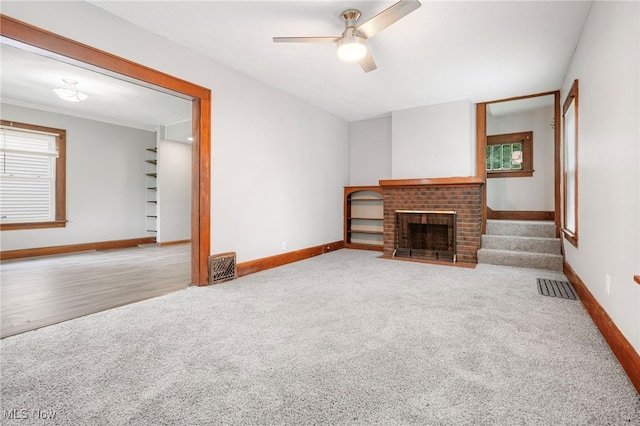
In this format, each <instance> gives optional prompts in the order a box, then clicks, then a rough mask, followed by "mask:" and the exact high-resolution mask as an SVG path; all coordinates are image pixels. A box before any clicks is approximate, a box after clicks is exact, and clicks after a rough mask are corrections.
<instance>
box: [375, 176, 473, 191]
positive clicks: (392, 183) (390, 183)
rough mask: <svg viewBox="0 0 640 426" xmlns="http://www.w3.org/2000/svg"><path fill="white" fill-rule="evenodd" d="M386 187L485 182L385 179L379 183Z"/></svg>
mask: <svg viewBox="0 0 640 426" xmlns="http://www.w3.org/2000/svg"><path fill="white" fill-rule="evenodd" d="M379 183H380V186H382V187H383V188H384V187H396V188H398V187H411V186H447V185H458V186H460V185H482V184H483V183H484V180H483V179H482V178H481V177H477V176H457V177H448V178H423V179H384V180H380V181H379Z"/></svg>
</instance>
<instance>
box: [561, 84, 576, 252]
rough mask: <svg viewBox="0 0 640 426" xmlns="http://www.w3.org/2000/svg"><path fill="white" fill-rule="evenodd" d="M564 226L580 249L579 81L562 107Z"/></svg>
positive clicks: (568, 236) (565, 232) (567, 234)
mask: <svg viewBox="0 0 640 426" xmlns="http://www.w3.org/2000/svg"><path fill="white" fill-rule="evenodd" d="M562 128H563V130H564V137H563V162H562V178H563V179H562V180H563V190H564V191H563V198H564V199H563V201H564V204H563V216H562V217H563V224H562V231H563V233H564V236H565V238H566V239H567V241H569V242H570V243H571V244H573V245H574V246H576V247H578V80H575V81H574V82H573V84H572V85H571V89H569V93H568V94H567V99H566V100H565V101H564V105H563V107H562Z"/></svg>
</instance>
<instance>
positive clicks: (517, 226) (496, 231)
mask: <svg viewBox="0 0 640 426" xmlns="http://www.w3.org/2000/svg"><path fill="white" fill-rule="evenodd" d="M486 234H487V235H510V236H520V237H539V238H555V236H556V226H555V223H554V222H550V221H526V220H487V231H486Z"/></svg>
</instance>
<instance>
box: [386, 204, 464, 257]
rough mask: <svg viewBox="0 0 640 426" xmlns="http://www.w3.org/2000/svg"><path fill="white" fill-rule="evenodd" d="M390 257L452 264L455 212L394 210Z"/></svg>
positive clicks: (454, 253) (454, 252)
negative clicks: (391, 254)
mask: <svg viewBox="0 0 640 426" xmlns="http://www.w3.org/2000/svg"><path fill="white" fill-rule="evenodd" d="M395 222H396V223H395V247H394V251H393V256H394V257H405V258H418V259H427V260H442V261H448V262H456V212H455V211H419V210H396V211H395Z"/></svg>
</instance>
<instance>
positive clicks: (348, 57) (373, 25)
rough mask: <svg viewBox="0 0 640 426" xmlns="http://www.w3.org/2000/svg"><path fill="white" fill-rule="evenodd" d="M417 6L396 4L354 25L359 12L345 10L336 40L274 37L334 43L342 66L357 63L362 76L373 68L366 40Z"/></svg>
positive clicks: (407, 0)
mask: <svg viewBox="0 0 640 426" xmlns="http://www.w3.org/2000/svg"><path fill="white" fill-rule="evenodd" d="M420 6H421V4H420V2H419V1H418V0H400V1H399V2H398V3H395V4H394V5H392V6H391V7H389V8H387V9H385V10H383V11H382V12H380V13H378V14H377V15H376V16H374V17H373V18H371V19H369V20H368V21H366V22H364V23H362V24H360V25H357V22H358V18H360V11H359V10H356V9H347V10H345V11H344V12H342V14H341V16H342V19H344V25H345V30H344V32H343V33H342V35H340V36H337V37H274V38H273V41H274V42H276V43H336V44H337V45H338V52H337V53H338V57H339V58H340V59H342V60H344V61H346V62H358V63H359V64H360V66H361V67H362V69H363V70H364V72H369V71H373V70H375V69H376V68H377V66H376V63H375V62H374V60H373V56H371V52H370V51H369V49H367V46H366V41H367V39H369V38H371V37H373V36H374V35H376V34H378V33H379V32H380V31H382V30H384V29H385V28H387V27H388V26H389V25H391V24H393V23H394V22H396V21H398V20H399V19H401V18H403V17H405V16H406V15H408V14H409V13H411V12H413V11H414V10H416V9H417V8H419V7H420Z"/></svg>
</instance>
